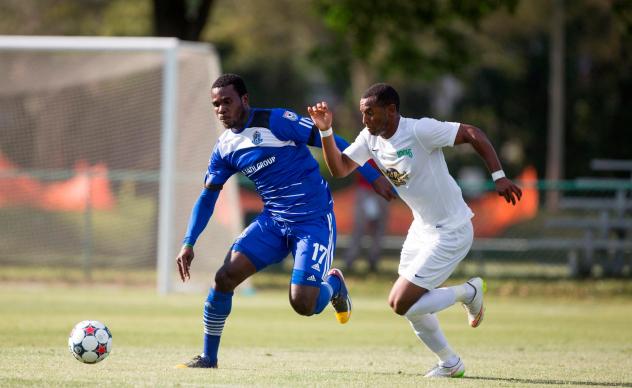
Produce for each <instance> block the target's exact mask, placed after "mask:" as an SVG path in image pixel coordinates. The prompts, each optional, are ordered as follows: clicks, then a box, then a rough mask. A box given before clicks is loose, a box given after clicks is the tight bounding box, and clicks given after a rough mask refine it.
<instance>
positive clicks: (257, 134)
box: [252, 131, 263, 145]
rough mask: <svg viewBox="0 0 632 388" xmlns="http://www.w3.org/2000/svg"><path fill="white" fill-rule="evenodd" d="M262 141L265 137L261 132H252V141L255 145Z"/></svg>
mask: <svg viewBox="0 0 632 388" xmlns="http://www.w3.org/2000/svg"><path fill="white" fill-rule="evenodd" d="M261 142H263V138H262V137H261V132H259V131H255V133H253V134H252V143H253V144H254V145H259V144H261Z"/></svg>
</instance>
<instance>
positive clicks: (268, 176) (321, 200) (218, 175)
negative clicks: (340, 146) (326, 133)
mask: <svg viewBox="0 0 632 388" xmlns="http://www.w3.org/2000/svg"><path fill="white" fill-rule="evenodd" d="M307 145H316V146H320V145H321V143H320V136H319V134H318V129H317V128H316V127H315V126H314V123H313V121H312V120H311V119H309V118H306V117H301V116H299V115H297V114H296V113H294V112H291V111H288V110H284V109H257V108H251V110H250V117H249V118H248V121H247V122H246V125H245V127H244V129H242V130H240V131H239V132H236V131H234V130H226V131H224V133H222V134H221V136H220V137H219V139H218V141H217V144H216V145H215V148H214V149H213V154H212V155H211V158H210V161H209V165H208V170H207V173H206V177H205V184H206V185H207V186H209V185H211V186H221V185H223V184H224V183H225V182H226V181H227V180H228V178H229V177H230V176H231V175H233V174H235V173H237V172H241V173H242V174H244V175H245V176H246V177H248V179H250V180H251V181H252V182H253V183H254V185H255V188H256V190H257V193H259V195H260V196H261V198H262V200H263V203H264V213H267V214H268V215H269V216H270V217H271V218H272V219H274V220H277V221H283V222H297V221H304V220H308V219H312V218H314V217H319V216H322V214H324V213H326V212H328V211H331V210H332V206H333V200H332V196H331V193H330V191H329V187H328V185H327V182H326V181H325V180H324V179H323V177H322V176H321V175H320V171H319V166H318V162H317V161H316V159H314V157H313V156H312V154H311V153H310V151H309V149H308V148H307Z"/></svg>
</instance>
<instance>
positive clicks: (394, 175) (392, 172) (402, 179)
mask: <svg viewBox="0 0 632 388" xmlns="http://www.w3.org/2000/svg"><path fill="white" fill-rule="evenodd" d="M384 175H386V176H387V177H388V179H390V180H391V182H393V184H394V185H395V186H402V185H405V184H406V182H408V178H409V176H408V173H407V172H404V173H402V172H399V171H397V170H396V169H394V168H389V169H388V170H386V171H384Z"/></svg>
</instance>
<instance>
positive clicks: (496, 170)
mask: <svg viewBox="0 0 632 388" xmlns="http://www.w3.org/2000/svg"><path fill="white" fill-rule="evenodd" d="M307 110H308V112H309V114H310V116H311V117H312V120H313V121H314V123H315V124H316V126H317V127H318V129H319V130H320V135H321V137H322V144H323V147H322V148H323V154H324V156H325V161H326V162H327V166H328V167H329V170H330V171H331V173H332V175H333V176H335V177H345V176H347V175H349V174H350V173H351V172H352V171H353V170H355V169H356V168H357V167H359V166H361V165H363V164H364V163H365V162H366V161H368V160H369V159H373V160H374V161H375V162H376V163H377V165H378V166H379V168H380V169H381V170H382V172H383V173H384V175H386V176H387V177H388V178H389V180H390V182H391V183H392V184H393V185H394V186H395V188H396V190H397V193H398V194H399V196H400V197H401V198H402V200H404V202H406V204H407V205H408V207H409V208H410V209H411V211H412V212H413V223H412V225H411V226H410V229H409V230H408V236H407V237H406V241H405V242H404V245H403V247H402V252H401V256H400V263H399V269H398V273H399V278H398V279H397V281H396V282H395V284H394V285H393V288H392V289H391V293H390V295H389V304H390V306H391V307H392V309H393V310H394V311H395V313H397V314H398V315H403V316H404V317H406V319H407V320H408V321H409V322H410V324H411V326H412V328H413V331H414V332H415V334H416V335H417V336H418V337H419V339H420V340H421V341H422V342H423V343H424V344H425V345H426V346H427V347H428V348H429V349H430V350H431V351H432V352H433V353H434V354H435V355H436V356H437V358H438V359H439V361H438V363H437V364H436V365H435V366H434V367H433V368H432V369H430V371H428V372H427V373H426V375H425V376H426V377H461V376H463V374H464V373H465V366H464V364H463V361H462V360H461V358H460V357H459V356H458V355H457V353H456V352H455V351H454V350H452V348H450V346H449V345H448V342H447V340H446V338H445V336H444V334H443V332H442V331H441V328H440V327H439V321H438V320H437V317H436V315H435V313H437V312H439V311H441V310H443V309H446V308H448V307H450V306H452V305H453V304H455V303H456V302H460V303H462V304H463V306H464V307H465V310H466V311H467V315H468V321H469V324H470V326H471V327H477V326H478V325H479V324H480V323H481V321H482V320H483V314H484V313H485V308H484V306H483V293H484V292H485V291H486V284H485V282H484V281H483V280H482V279H481V278H479V277H475V278H472V279H470V280H469V281H467V282H466V283H463V284H460V285H457V286H453V287H441V288H439V286H441V285H442V284H443V283H444V282H445V281H446V280H447V279H448V277H449V276H450V275H451V274H452V272H453V271H454V270H455V268H456V267H457V265H458V264H459V263H460V262H461V260H463V258H464V257H465V256H466V255H467V253H468V251H469V249H470V247H471V245H472V239H473V234H474V233H473V229H472V222H471V218H472V217H473V216H474V214H473V213H472V211H471V210H470V208H469V207H468V206H467V204H466V203H465V201H464V200H463V196H462V194H461V189H460V188H459V186H458V185H457V184H456V182H455V181H454V179H453V178H452V176H451V175H450V173H449V171H448V166H447V164H446V162H445V158H444V156H443V152H442V150H441V149H442V148H443V147H452V146H454V145H456V144H463V143H469V144H470V145H471V146H472V147H473V148H474V150H475V151H476V152H477V153H478V154H479V155H480V156H481V158H482V159H483V160H484V162H485V164H486V165H487V168H488V170H489V171H490V173H491V175H492V178H493V180H494V182H495V185H496V191H497V192H498V194H499V195H500V196H503V197H504V198H505V200H506V201H507V202H508V203H511V204H513V205H515V204H516V202H517V201H519V200H520V197H521V196H522V191H521V190H520V188H519V187H518V186H516V185H515V184H514V183H513V182H512V181H511V180H509V179H508V178H506V177H505V174H504V173H503V170H502V167H501V164H500V161H499V160H498V156H497V155H496V151H495V150H494V147H493V146H492V145H491V143H490V141H489V139H488V138H487V136H486V135H485V134H484V133H483V132H482V131H481V130H480V129H478V128H476V127H474V126H472V125H468V124H462V123H453V122H442V121H437V120H435V119H431V118H421V119H411V118H406V117H402V116H400V114H399V96H398V94H397V91H395V89H394V88H393V87H391V86H390V85H387V84H375V85H373V86H371V87H370V88H369V89H368V90H367V91H366V92H365V93H364V95H363V96H362V99H361V100H360V112H361V113H362V122H363V124H364V125H365V128H364V129H363V130H362V131H361V132H360V134H359V135H358V137H357V138H356V139H355V141H354V142H353V143H352V144H351V145H350V146H349V147H347V148H346V149H345V150H344V151H343V152H340V150H339V149H338V148H337V147H336V144H335V143H334V141H333V139H334V137H333V136H332V133H333V130H332V128H331V125H332V122H333V115H332V113H331V112H330V111H329V109H328V107H327V103H326V102H320V103H318V104H316V105H314V106H311V107H308V108H307Z"/></svg>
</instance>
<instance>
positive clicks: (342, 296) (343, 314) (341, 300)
mask: <svg viewBox="0 0 632 388" xmlns="http://www.w3.org/2000/svg"><path fill="white" fill-rule="evenodd" d="M328 275H329V276H336V277H337V278H338V279H340V291H339V292H338V295H336V296H334V297H333V298H331V305H332V306H333V307H334V310H336V319H337V320H338V322H340V323H342V324H344V323H347V322H348V321H349V318H351V298H350V297H349V290H347V286H346V284H345V278H344V276H342V272H341V271H340V270H339V269H338V268H332V269H331V270H330V271H329V273H328Z"/></svg>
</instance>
